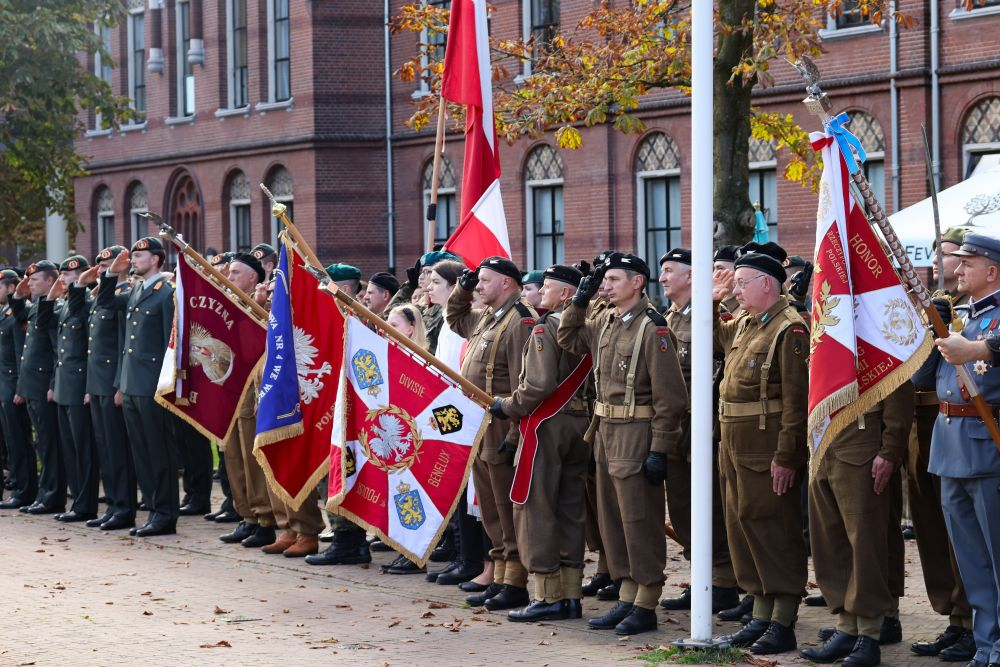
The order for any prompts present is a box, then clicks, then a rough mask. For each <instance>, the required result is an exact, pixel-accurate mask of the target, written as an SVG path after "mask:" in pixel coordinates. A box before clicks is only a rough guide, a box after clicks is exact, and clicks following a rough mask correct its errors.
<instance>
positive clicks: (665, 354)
mask: <svg viewBox="0 0 1000 667" xmlns="http://www.w3.org/2000/svg"><path fill="white" fill-rule="evenodd" d="M602 274H603V275H602ZM602 278H603V280H604V282H605V283H606V284H607V289H608V292H609V297H608V300H609V302H610V303H611V304H612V305H613V308H609V309H608V310H606V311H605V314H604V315H603V316H602V317H600V318H599V319H591V318H588V317H587V307H588V305H589V303H590V299H591V298H592V297H593V296H594V294H595V293H596V292H597V286H598V283H599V282H600V280H601V279H602ZM648 280H649V268H648V267H647V266H646V263H645V262H644V261H642V260H641V259H640V258H638V257H636V256H634V255H626V254H621V253H614V254H612V255H611V256H610V257H609V258H608V260H607V261H606V262H605V264H604V266H603V271H602V270H600V269H599V270H598V271H597V272H596V273H595V275H594V276H591V277H588V278H587V279H585V280H584V281H583V282H581V283H580V288H579V289H578V290H577V294H576V296H574V297H573V302H572V304H571V305H570V306H569V307H568V308H567V309H566V311H565V312H564V313H563V315H562V318H561V321H560V323H559V338H558V340H559V345H560V346H562V347H563V348H565V349H566V350H568V351H569V352H572V353H574V354H584V353H587V352H589V353H591V354H593V355H594V369H595V371H594V374H595V384H596V388H597V401H596V402H595V403H594V413H595V415H596V416H597V417H599V421H598V426H597V433H596V437H595V440H594V453H595V458H596V461H597V496H598V512H599V515H598V519H599V521H600V528H601V536H602V538H603V540H604V547H605V549H606V551H607V556H608V565H609V569H610V570H611V576H612V577H613V578H615V579H621V580H622V581H621V588H620V591H619V602H618V603H617V604H616V605H615V606H614V607H613V608H612V609H611V611H610V612H609V613H607V614H605V615H604V616H600V617H598V618H593V619H590V621H589V625H590V627H592V628H596V629H612V628H614V630H615V633H617V634H623V635H631V634H636V633H639V632H647V631H650V630H655V629H656V611H655V609H656V605H657V603H658V601H659V597H660V593H661V592H662V590H663V569H664V567H665V566H666V556H667V549H666V540H665V539H664V537H663V522H664V518H665V516H664V515H665V511H664V493H663V481H664V479H666V474H667V470H666V469H667V458H666V454H667V452H668V451H670V450H671V448H673V447H676V446H677V443H678V442H679V441H680V438H681V418H682V416H683V414H684V410H685V409H686V407H687V395H686V393H684V391H679V388H681V387H683V386H684V376H683V375H682V374H681V368H680V364H679V363H678V361H677V353H676V351H675V347H674V342H673V336H672V335H671V333H670V330H669V329H668V328H667V322H666V320H665V319H663V316H662V315H660V314H659V313H658V312H656V310H655V309H654V308H652V307H651V306H650V305H649V299H647V298H646V296H645V294H644V290H645V288H646V284H647V282H648Z"/></svg>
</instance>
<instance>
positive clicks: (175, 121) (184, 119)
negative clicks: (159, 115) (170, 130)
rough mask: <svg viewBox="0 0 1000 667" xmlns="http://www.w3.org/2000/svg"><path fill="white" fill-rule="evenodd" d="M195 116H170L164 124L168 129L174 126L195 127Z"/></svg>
mask: <svg viewBox="0 0 1000 667" xmlns="http://www.w3.org/2000/svg"><path fill="white" fill-rule="evenodd" d="M194 116H195V115H194V114H191V115H190V116H168V117H167V119H166V120H165V121H163V122H165V123H166V124H167V126H168V127H172V126H174V125H194Z"/></svg>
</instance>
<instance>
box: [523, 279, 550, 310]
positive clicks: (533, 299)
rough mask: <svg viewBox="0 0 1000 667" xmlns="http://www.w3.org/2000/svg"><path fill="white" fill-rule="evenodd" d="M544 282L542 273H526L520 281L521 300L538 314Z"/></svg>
mask: <svg viewBox="0 0 1000 667" xmlns="http://www.w3.org/2000/svg"><path fill="white" fill-rule="evenodd" d="M544 281H545V272H544V271H527V272H525V274H524V276H523V277H522V279H521V298H522V299H524V302H525V303H526V304H528V305H529V306H531V307H532V308H534V309H535V310H536V311H538V312H541V311H539V309H540V308H541V307H542V284H543V282H544ZM543 310H544V309H543Z"/></svg>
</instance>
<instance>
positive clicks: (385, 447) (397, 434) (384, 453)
mask: <svg viewBox="0 0 1000 667" xmlns="http://www.w3.org/2000/svg"><path fill="white" fill-rule="evenodd" d="M406 430H407V429H406V425H405V424H403V420H402V419H400V418H399V417H397V416H395V415H391V414H388V413H383V414H381V415H379V418H378V425H373V426H372V431H374V435H373V436H372V438H371V440H369V441H368V445H369V447H371V450H372V453H373V454H375V455H376V456H378V457H379V458H380V459H382V460H383V461H387V460H389V457H390V456H392V457H393V461H395V462H396V463H398V462H399V461H400V460H402V458H403V455H404V454H406V452H407V451H409V449H410V447H411V446H412V445H413V433H409V432H407V433H406V435H403V433H404V431H406Z"/></svg>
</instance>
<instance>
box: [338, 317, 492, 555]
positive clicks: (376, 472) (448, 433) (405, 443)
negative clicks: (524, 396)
mask: <svg viewBox="0 0 1000 667" xmlns="http://www.w3.org/2000/svg"><path fill="white" fill-rule="evenodd" d="M485 417H486V410H485V409H484V408H483V407H482V406H481V405H479V404H477V403H476V402H475V401H473V400H472V399H470V398H469V397H468V396H466V395H465V393H464V392H463V391H462V389H461V388H460V387H459V386H457V385H456V384H455V383H454V382H453V381H452V380H450V379H448V378H445V377H442V376H441V375H439V374H438V373H437V372H435V371H433V370H431V369H430V368H429V367H428V366H426V365H425V364H424V362H423V361H421V360H419V359H417V358H415V357H414V356H413V355H412V354H411V353H410V352H409V351H408V350H406V349H405V348H403V347H402V346H400V345H399V344H397V343H396V342H395V341H393V340H390V339H388V338H385V337H383V336H381V335H379V334H378V333H377V332H375V331H372V330H371V329H369V328H368V327H367V326H365V325H364V324H363V323H362V322H361V321H360V320H358V319H357V317H355V316H354V315H353V314H350V315H348V317H347V339H346V344H345V352H344V377H343V380H342V381H341V383H340V392H339V394H338V396H337V409H336V417H335V418H334V423H333V432H332V438H331V442H330V445H331V446H330V479H329V495H328V497H329V501H328V503H327V509H329V510H330V511H333V512H337V513H338V514H341V515H343V516H346V517H348V518H349V519H351V520H352V521H354V522H355V523H357V524H358V525H360V526H363V527H365V528H367V529H370V530H372V531H373V532H375V533H377V534H378V535H379V537H381V538H382V540H383V541H385V543H386V544H389V545H391V546H392V547H393V548H394V549H396V550H397V551H399V552H400V553H402V554H404V555H406V557H407V558H409V559H410V560H412V561H414V562H416V563H417V564H419V565H423V564H424V563H426V562H427V559H428V558H429V557H430V552H431V551H433V549H434V547H435V546H436V545H437V543H438V540H439V539H440V537H441V534H442V533H443V532H444V529H445V527H446V525H447V523H448V520H449V519H450V518H451V515H452V512H454V511H455V507H456V506H457V505H458V501H459V498H460V494H461V493H462V490H463V487H464V486H465V483H466V481H467V480H468V479H469V473H470V471H471V470H472V461H473V459H474V458H475V455H476V449H477V447H478V445H479V441H480V439H481V438H482V434H483V431H484V430H485V425H486V424H487V423H488V422H487V420H486V418H485Z"/></svg>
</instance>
